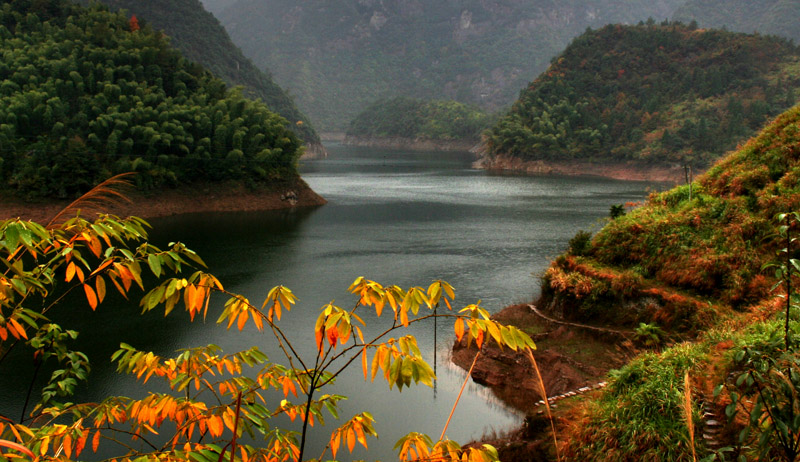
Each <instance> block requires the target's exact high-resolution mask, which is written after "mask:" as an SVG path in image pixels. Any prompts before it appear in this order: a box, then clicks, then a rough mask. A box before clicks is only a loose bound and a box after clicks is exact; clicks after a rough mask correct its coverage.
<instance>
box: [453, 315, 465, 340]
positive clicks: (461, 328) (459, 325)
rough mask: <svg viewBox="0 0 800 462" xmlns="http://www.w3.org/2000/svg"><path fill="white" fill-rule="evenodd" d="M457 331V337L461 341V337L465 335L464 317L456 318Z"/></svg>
mask: <svg viewBox="0 0 800 462" xmlns="http://www.w3.org/2000/svg"><path fill="white" fill-rule="evenodd" d="M455 332H456V339H458V341H459V342H460V341H461V338H462V337H464V321H463V320H462V319H456V325H455Z"/></svg>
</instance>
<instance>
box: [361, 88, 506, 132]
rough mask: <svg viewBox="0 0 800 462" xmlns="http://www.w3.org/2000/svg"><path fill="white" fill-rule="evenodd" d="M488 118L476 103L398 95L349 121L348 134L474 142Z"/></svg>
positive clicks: (485, 126) (373, 105)
mask: <svg viewBox="0 0 800 462" xmlns="http://www.w3.org/2000/svg"><path fill="white" fill-rule="evenodd" d="M490 120H491V119H490V116H489V115H487V114H486V113H485V112H483V111H481V110H480V109H479V108H477V107H475V106H469V105H466V104H463V103H459V102H456V101H424V100H418V99H413V98H406V97H402V96H399V97H396V98H391V99H388V100H380V101H376V102H375V103H373V104H371V105H370V106H369V107H367V109H365V110H364V111H363V112H361V113H360V114H359V115H358V116H357V117H356V118H355V119H353V121H352V122H350V128H348V130H347V136H348V137H358V138H409V139H420V140H442V141H451V140H463V141H468V142H477V141H478V139H479V137H480V133H481V131H483V130H484V129H485V128H487V127H488V126H489V123H490V122H489V121H490Z"/></svg>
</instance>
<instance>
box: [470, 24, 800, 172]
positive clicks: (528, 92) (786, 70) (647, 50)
mask: <svg viewBox="0 0 800 462" xmlns="http://www.w3.org/2000/svg"><path fill="white" fill-rule="evenodd" d="M799 95H800V49H798V47H796V46H794V45H792V44H791V43H789V42H788V41H787V40H785V39H780V38H775V37H766V36H760V35H746V34H740V33H733V32H726V31H719V30H700V29H694V28H692V27H688V26H685V25H682V24H679V23H673V24H662V25H656V24H655V23H653V22H649V23H648V24H640V25H638V26H621V25H614V26H606V27H604V28H602V29H600V30H596V31H587V32H586V33H584V34H583V35H581V36H580V37H578V38H576V39H575V40H574V41H573V42H572V43H571V44H570V45H569V46H568V47H567V48H566V50H564V52H563V53H562V54H561V55H559V56H558V57H557V58H556V59H554V60H553V63H552V65H551V66H550V68H548V70H547V71H546V72H545V73H544V74H542V75H541V76H540V77H539V78H537V79H536V80H535V81H533V82H532V83H531V84H530V85H529V86H528V88H527V89H525V90H524V91H522V92H521V93H520V97H519V99H518V100H517V102H515V103H514V105H513V107H512V108H511V110H510V111H509V112H508V114H507V115H506V116H505V117H503V118H501V119H500V121H499V122H498V123H497V124H496V125H495V126H494V127H492V128H491V129H490V130H489V131H488V132H487V133H486V134H485V144H486V153H487V155H488V156H489V157H490V158H491V157H495V156H498V155H505V156H511V157H516V158H521V159H523V160H540V159H544V160H572V159H582V160H588V161H594V162H606V161H630V160H634V161H639V162H642V163H650V164H681V165H685V164H689V165H695V166H700V167H704V166H707V165H708V163H709V162H710V161H712V160H714V159H717V158H719V157H720V156H721V155H722V154H723V153H724V152H726V151H728V150H730V149H733V148H734V147H735V146H736V144H737V143H739V142H741V141H743V140H745V139H747V138H748V137H749V136H752V135H753V134H754V133H755V131H756V130H757V129H758V128H759V127H761V126H762V125H763V123H764V122H765V121H766V120H767V119H768V118H769V117H773V116H775V115H777V114H779V113H780V112H782V111H784V110H786V109H787V108H788V107H790V106H791V105H792V104H794V103H795V102H796V101H797V99H798V96H799Z"/></svg>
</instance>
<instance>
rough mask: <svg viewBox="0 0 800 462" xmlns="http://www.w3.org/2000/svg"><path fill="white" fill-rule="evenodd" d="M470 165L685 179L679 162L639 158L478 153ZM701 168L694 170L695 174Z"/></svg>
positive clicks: (634, 178) (670, 180)
mask: <svg viewBox="0 0 800 462" xmlns="http://www.w3.org/2000/svg"><path fill="white" fill-rule="evenodd" d="M473 166H474V167H475V168H481V169H485V170H498V171H499V170H508V171H516V172H526V173H539V174H556V175H570V176H580V175H592V176H601V177H605V178H612V179H615V180H628V181H658V182H664V183H673V184H679V183H683V182H684V181H685V172H684V170H683V167H682V166H680V165H671V166H665V165H651V164H646V163H642V162H603V163H594V162H585V161H545V160H535V161H525V160H522V159H519V158H516V157H510V156H504V155H500V156H496V157H492V158H490V157H486V156H484V157H481V158H480V159H479V160H478V161H476V162H475V163H474V164H473ZM700 173H701V172H699V171H695V172H694V175H695V176H697V175H699V174H700Z"/></svg>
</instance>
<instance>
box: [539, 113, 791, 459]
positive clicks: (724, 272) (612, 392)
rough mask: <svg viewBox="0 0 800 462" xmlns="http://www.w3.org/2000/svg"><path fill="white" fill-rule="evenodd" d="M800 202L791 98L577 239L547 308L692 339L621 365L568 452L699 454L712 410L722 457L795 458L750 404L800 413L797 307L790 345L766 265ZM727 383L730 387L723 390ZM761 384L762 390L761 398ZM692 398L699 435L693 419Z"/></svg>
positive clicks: (550, 289)
mask: <svg viewBox="0 0 800 462" xmlns="http://www.w3.org/2000/svg"><path fill="white" fill-rule="evenodd" d="M799 208H800V106H796V107H794V108H793V109H791V110H789V111H787V112H786V113H784V114H782V115H781V116H779V117H778V118H777V119H776V120H775V121H774V122H772V123H770V124H769V125H768V126H767V127H766V128H765V129H764V130H762V131H761V133H760V134H759V135H758V136H757V137H755V138H753V139H751V140H750V141H748V142H747V143H746V144H745V145H744V146H742V147H741V148H739V149H738V150H737V151H736V152H734V153H732V154H730V155H729V156H727V157H725V158H724V159H722V160H721V161H719V162H718V163H717V164H716V165H714V167H713V168H711V169H710V170H709V171H708V172H707V173H706V174H705V175H703V176H702V177H700V178H699V179H698V180H697V181H696V182H695V183H694V184H693V185H692V187H691V190H690V187H689V186H688V185H685V186H681V187H678V188H675V189H672V190H670V191H666V192H664V193H657V194H652V195H651V196H650V198H649V199H648V200H647V202H646V203H645V204H644V205H643V206H641V207H639V208H636V209H634V210H632V211H630V212H628V213H627V214H625V215H623V216H619V217H617V218H615V219H613V220H611V221H610V222H609V223H608V224H607V225H606V226H605V227H604V228H603V229H602V230H601V231H599V232H598V233H597V235H596V236H594V237H593V238H592V239H591V240H586V239H582V238H580V237H576V239H574V240H573V241H572V242H571V243H570V250H569V251H568V252H567V253H566V254H565V255H563V256H561V257H559V258H558V259H557V260H556V261H554V262H553V264H552V265H551V267H550V269H549V270H548V271H547V273H546V275H545V276H544V278H543V298H542V300H541V304H542V307H545V308H547V309H549V310H551V311H554V312H561V313H563V315H564V316H566V317H568V318H572V319H579V320H582V321H583V322H609V323H615V324H629V325H635V323H638V322H645V323H648V324H649V325H650V326H655V327H656V328H660V329H661V330H660V331H659V330H658V329H655V330H654V329H652V328H651V331H654V332H661V334H659V335H658V336H659V337H660V341H664V340H665V339H666V338H672V339H687V338H688V339H694V340H693V341H691V342H679V343H675V344H674V345H673V346H671V347H669V348H666V349H665V350H664V351H662V352H650V353H645V354H642V355H640V356H639V357H637V358H636V359H634V360H633V361H632V362H631V363H629V364H628V365H626V366H625V367H623V368H622V369H620V370H618V371H612V373H611V374H610V377H609V386H608V388H607V389H606V390H605V391H603V393H602V394H601V396H599V397H595V398H594V399H592V400H587V401H584V402H583V403H582V404H581V405H579V406H578V408H577V409H576V410H575V411H574V412H572V414H571V415H570V418H571V423H570V424H568V425H566V426H565V427H563V428H562V432H563V433H562V435H561V438H562V440H565V441H566V443H565V445H564V447H563V448H562V450H566V457H568V458H569V459H570V460H613V461H627V460H685V461H690V460H692V452H691V447H692V446H695V448H696V450H697V451H698V453H699V455H700V456H701V457H702V456H705V455H709V454H710V453H711V452H712V448H711V447H710V446H709V445H708V444H707V441H705V440H704V438H702V433H704V432H705V431H706V429H704V427H703V426H704V425H705V424H704V420H703V418H701V416H702V414H703V412H711V413H712V414H713V417H711V419H715V420H718V421H720V422H721V425H722V427H723V432H722V433H720V434H719V435H718V436H716V437H715V438H716V439H718V440H719V441H720V443H721V445H722V446H730V451H731V452H730V453H729V454H728V457H729V459H727V460H736V459H735V457H733V458H732V459H731V458H730V457H731V454H733V455H734V456H736V455H739V454H741V455H743V456H745V457H746V460H754V459H755V458H756V457H757V456H758V455H761V456H762V457H763V455H764V454H769V455H771V457H772V458H769V459H767V458H761V459H759V460H787V459H783V458H780V457H779V455H780V454H781V452H780V451H781V449H780V448H781V445H780V444H778V443H777V441H778V437H777V436H776V433H775V432H776V430H775V428H777V427H775V426H774V425H772V424H770V425H767V424H768V423H770V422H771V420H772V417H769V416H768V415H767V414H766V411H765V410H764V407H760V408H753V407H752V404H753V403H755V402H756V400H758V399H762V398H763V399H770V400H771V399H775V400H776V401H775V402H776V403H777V404H776V405H777V406H780V408H781V409H783V410H782V411H781V413H782V414H781V416H782V417H779V418H780V419H783V418H789V419H794V418H795V417H793V416H796V415H797V414H796V411H797V408H796V407H795V408H794V409H795V410H794V411H791V407H792V406H793V404H792V403H793V401H792V398H791V393H792V392H791V390H797V389H798V387H800V376H795V375H796V374H795V372H796V371H797V370H798V369H797V367H798V362H797V361H798V351H797V345H798V344H799V343H798V337H797V335H798V324H797V322H796V312H795V313H794V314H793V315H792V322H791V323H790V324H789V325H790V332H792V333H791V334H790V339H793V340H790V341H791V345H792V347H791V348H790V349H789V350H787V349H786V348H785V347H784V336H783V334H784V320H783V318H782V316H781V312H782V310H783V306H784V304H785V301H784V299H782V298H780V297H778V296H777V295H780V294H781V293H783V291H784V290H785V289H784V287H783V286H779V287H778V288H777V289H776V291H773V290H772V287H773V286H774V283H775V282H776V280H775V272H774V271H773V270H772V269H763V267H764V265H765V264H767V263H773V262H779V261H780V260H779V259H782V258H785V254H781V253H780V249H781V248H783V247H784V246H785V241H784V240H782V238H780V236H779V231H780V230H779V225H780V223H778V222H777V221H776V219H775V216H776V214H778V213H783V212H787V211H797V210H798V209H799ZM797 226H798V225H797V224H796V223H795V224H794V225H792V233H796V232H797V231H798V229H797ZM792 246H793V247H796V243H794V244H792ZM791 255H792V256H794V257H796V256H797V255H798V252H797V249H796V248H794V249H793V250H792V253H791ZM797 282H798V281H797V280H795V281H794V282H793V285H794V286H795V287H797ZM796 309H797V308H794V310H795V311H796ZM776 312H777V313H776ZM786 368H788V369H786ZM786 370H792V374H793V375H792V376H791V382H790V380H789V379H786V380H783V381H781V380H782V379H780V378H779V376H780V374H782V372H780V371H786ZM687 373H688V374H689V382H688V383H689V387H690V388H689V389H687V388H685V385H686V382H684V377H685V374H687ZM776 373H778V375H775V374H776ZM751 374H754V375H751ZM739 377H742V379H739ZM748 377H749V378H748ZM776 379H777V380H778V381H775V380H776ZM718 385H719V386H720V387H719V388H718V390H717V392H716V393H720V390H721V393H720V394H719V397H715V396H716V395H715V392H714V389H715V388H717V386H718ZM757 386H758V387H762V390H766V391H764V393H765V395H764V396H762V397H761V398H760V397H759V395H758V393H756V387H757ZM787 386H788V387H789V388H779V387H787ZM769 390H772V391H769ZM778 390H784V391H785V392H787V393H789V395H788V397H787V395H785V394H784V391H778ZM770 393H775V394H770ZM687 395H688V396H689V399H690V402H691V406H692V411H691V412H692V413H693V414H694V417H693V420H694V424H695V425H696V428H695V432H696V433H695V435H694V438H695V439H694V442H692V441H690V439H689V430H688V429H689V427H688V425H687V423H686V418H685V415H686V414H685V412H686V411H685V409H686V405H685V403H686V396H687ZM794 396H797V395H794ZM745 397H746V400H745ZM739 399H741V400H742V402H741V403H739V401H738V400H739ZM703 402H705V403H706V404H705V405H706V410H705V411H702V410H701V406H702V405H703ZM709 409H710V411H709ZM775 409H777V408H775ZM734 411H735V412H734ZM751 412H753V413H754V415H755V416H756V417H755V418H756V420H760V419H764V420H763V422H764V425H756V426H754V427H752V428H750V430H749V431H748V432H747V433H744V434H743V435H744V436H743V437H742V438H743V439H741V440H740V439H739V432H740V431H741V430H742V429H743V428H745V427H747V425H748V416H749V414H750V413H751ZM773 412H776V414H775V415H778V414H777V411H775V410H774V409H773ZM784 412H785V413H787V414H783V413H784ZM735 415H738V416H739V417H737V418H733V416H735ZM729 416H730V417H731V418H730V419H729ZM776 418H778V417H776ZM706 419H708V417H707V418H706ZM776 425H777V424H776ZM762 437H763V440H762V439H761V438H762ZM562 454H563V453H562Z"/></svg>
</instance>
